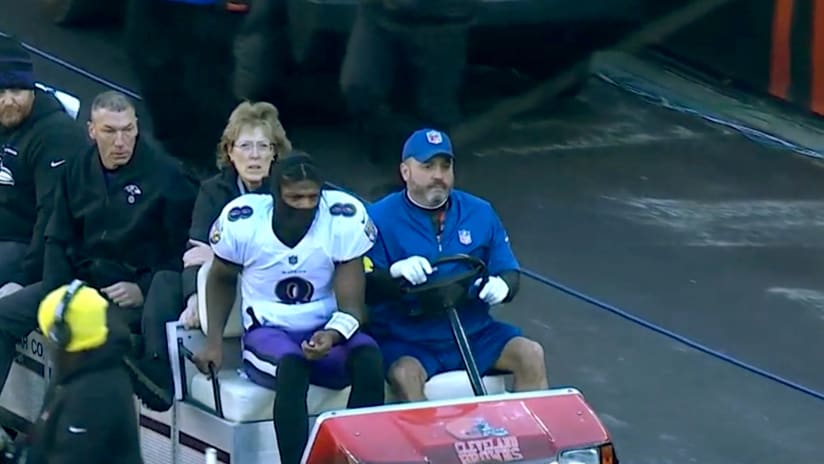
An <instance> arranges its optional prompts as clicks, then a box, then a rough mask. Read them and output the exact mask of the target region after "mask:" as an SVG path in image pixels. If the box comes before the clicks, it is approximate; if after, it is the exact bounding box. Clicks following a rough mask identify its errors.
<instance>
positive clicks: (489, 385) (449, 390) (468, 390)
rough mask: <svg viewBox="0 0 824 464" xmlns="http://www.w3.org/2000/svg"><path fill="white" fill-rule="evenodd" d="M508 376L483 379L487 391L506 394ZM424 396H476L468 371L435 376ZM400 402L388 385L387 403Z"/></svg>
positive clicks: (427, 386)
mask: <svg viewBox="0 0 824 464" xmlns="http://www.w3.org/2000/svg"><path fill="white" fill-rule="evenodd" d="M507 377H508V376H507V375H487V376H484V377H483V382H484V385H486V391H487V393H489V394H490V395H494V394H498V393H505V392H506V379H507ZM424 395H426V398H427V399H429V400H433V401H434V400H449V399H456V398H468V397H470V396H474V395H475V393H474V392H473V391H472V384H471V383H469V376H468V375H467V374H466V371H462V370H461V371H449V372H443V373H440V374H438V375H435V376H433V377H432V378H431V379H429V381H428V382H426V385H425V386H424ZM396 401H398V400H397V398H396V397H395V394H394V393H393V392H392V389H391V388H390V387H389V385H388V384H387V385H386V402H387V403H394V402H396Z"/></svg>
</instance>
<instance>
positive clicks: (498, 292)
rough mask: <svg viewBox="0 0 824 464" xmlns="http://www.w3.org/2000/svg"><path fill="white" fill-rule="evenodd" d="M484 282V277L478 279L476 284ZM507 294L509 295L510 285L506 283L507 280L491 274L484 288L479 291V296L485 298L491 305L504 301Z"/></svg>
mask: <svg viewBox="0 0 824 464" xmlns="http://www.w3.org/2000/svg"><path fill="white" fill-rule="evenodd" d="M482 282H483V279H478V280H476V281H475V286H478V285H481V283H482ZM507 295H509V285H507V284H506V281H505V280H504V279H502V278H500V277H498V276H491V277H490V278H489V280H487V282H486V285H484V288H482V289H481V291H480V293H478V298H480V299H482V300H484V301H485V302H486V303H487V304H489V305H490V306H494V305H496V304H500V303H501V302H502V301H504V300H505V299H506V296H507Z"/></svg>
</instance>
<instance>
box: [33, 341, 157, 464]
mask: <svg viewBox="0 0 824 464" xmlns="http://www.w3.org/2000/svg"><path fill="white" fill-rule="evenodd" d="M125 332H126V331H125V328H117V329H115V327H110V331H109V338H108V340H107V342H106V343H105V344H104V345H103V346H101V347H100V348H97V349H94V350H89V351H85V352H80V353H76V354H70V355H68V356H71V357H73V358H74V359H73V360H72V362H71V364H66V365H60V364H58V365H57V366H56V367H57V371H56V372H55V377H54V378H53V379H52V383H51V385H49V389H48V391H47V392H46V397H45V400H44V403H43V404H44V406H43V412H42V413H41V416H40V419H39V420H38V421H37V422H36V423H35V426H34V429H33V430H34V434H33V436H32V437H31V446H30V448H29V450H28V452H27V460H26V462H27V463H30V464H79V463H83V464H96V463H100V464H103V463H115V462H116V463H118V464H142V463H143V458H142V456H141V454H140V438H139V435H138V429H137V413H136V412H135V403H134V399H133V398H134V397H133V388H132V383H131V380H130V378H129V373H128V371H127V370H126V369H127V368H126V367H125V365H124V363H123V357H124V356H125V355H126V354H127V353H128V351H129V349H130V347H131V344H130V343H129V339H128V337H127V336H126V335H125ZM58 362H61V361H59V360H58ZM63 362H65V361H63Z"/></svg>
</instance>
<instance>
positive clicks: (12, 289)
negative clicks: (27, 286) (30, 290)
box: [0, 282, 23, 298]
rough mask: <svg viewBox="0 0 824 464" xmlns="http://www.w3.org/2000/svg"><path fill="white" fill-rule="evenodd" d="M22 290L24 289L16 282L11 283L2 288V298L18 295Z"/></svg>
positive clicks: (0, 289)
mask: <svg viewBox="0 0 824 464" xmlns="http://www.w3.org/2000/svg"><path fill="white" fill-rule="evenodd" d="M21 288H23V286H22V285H20V284H18V283H16V282H9V283H7V284H5V285H3V286H2V287H0V298H4V297H7V296H9V295H11V294H12V293H17V291H18V290H20V289H21Z"/></svg>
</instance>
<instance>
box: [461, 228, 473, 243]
mask: <svg viewBox="0 0 824 464" xmlns="http://www.w3.org/2000/svg"><path fill="white" fill-rule="evenodd" d="M458 241H459V242H461V245H469V244H470V243H472V233H470V232H469V231H468V230H466V229H461V230H459V231H458Z"/></svg>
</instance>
